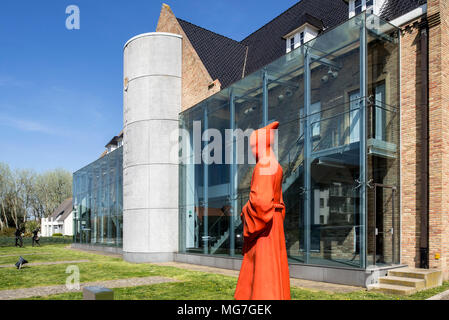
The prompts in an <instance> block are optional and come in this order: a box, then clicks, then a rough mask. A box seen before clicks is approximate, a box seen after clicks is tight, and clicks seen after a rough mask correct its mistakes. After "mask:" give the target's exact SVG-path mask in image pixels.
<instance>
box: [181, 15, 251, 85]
mask: <svg viewBox="0 0 449 320" xmlns="http://www.w3.org/2000/svg"><path fill="white" fill-rule="evenodd" d="M177 19H178V22H179V24H180V25H181V27H182V29H183V30H184V32H185V34H186V35H187V37H188V38H189V40H190V42H191V43H192V46H193V47H194V48H195V51H196V52H197V53H198V55H199V57H200V59H201V61H202V62H203V64H204V66H205V67H206V69H207V71H208V72H209V74H210V76H211V77H212V80H215V79H218V80H220V83H221V86H222V88H225V87H227V86H229V85H230V84H231V83H233V82H235V81H236V80H238V79H240V78H242V73H243V65H244V62H245V54H246V46H245V45H243V44H241V43H240V42H238V41H236V40H232V39H230V38H227V37H225V36H222V35H220V34H217V33H215V32H212V31H209V30H207V29H204V28H201V27H199V26H197V25H194V24H192V23H190V22H188V21H185V20H182V19H179V18H177Z"/></svg>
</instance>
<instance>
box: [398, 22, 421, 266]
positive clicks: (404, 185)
mask: <svg viewBox="0 0 449 320" xmlns="http://www.w3.org/2000/svg"><path fill="white" fill-rule="evenodd" d="M420 49H421V48H420V30H419V28H418V27H417V26H416V25H413V23H412V24H410V25H409V26H405V27H404V28H402V35H401V218H402V224H401V230H402V232H401V262H402V263H404V264H408V265H409V266H411V267H418V266H419V249H420V243H419V237H420V232H421V230H420V214H421V213H422V211H423V208H422V199H421V189H420V188H421V184H422V183H425V177H424V174H423V173H422V172H421V161H422V145H421V142H420V139H421V136H420V135H421V130H422V121H421V113H422V112H423V110H422V108H420V106H419V103H420V99H421V97H420V92H421V76H420V72H419V70H420V68H421V64H420V59H419V57H420V53H421V51H420Z"/></svg>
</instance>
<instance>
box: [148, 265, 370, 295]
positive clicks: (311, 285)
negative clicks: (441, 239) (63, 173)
mask: <svg viewBox="0 0 449 320" xmlns="http://www.w3.org/2000/svg"><path fill="white" fill-rule="evenodd" d="M154 264H157V265H160V266H171V267H177V268H183V269H188V270H194V271H201V272H209V273H218V274H222V275H226V276H232V277H238V276H239V271H236V270H228V269H221V268H213V267H207V266H200V265H194V264H187V263H180V262H164V263H154ZM290 285H291V286H293V287H297V288H303V289H307V290H312V291H326V292H329V293H348V292H354V291H360V290H364V288H362V287H354V286H347V285H341V284H334V283H327V282H319V281H310V280H303V279H295V278H290Z"/></svg>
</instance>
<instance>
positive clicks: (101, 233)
mask: <svg viewBox="0 0 449 320" xmlns="http://www.w3.org/2000/svg"><path fill="white" fill-rule="evenodd" d="M73 184H74V186H73V190H74V191H73V195H74V209H75V210H76V212H75V219H74V241H75V242H76V243H85V244H99V245H107V246H121V245H122V234H123V231H122V230H123V218H122V216H123V212H122V207H123V150H122V148H118V149H116V150H114V151H113V152H111V153H109V154H107V155H105V156H104V157H102V158H101V159H99V160H97V161H95V162H93V163H91V164H90V165H88V166H86V167H84V168H82V169H81V170H79V171H77V172H75V173H74V174H73Z"/></svg>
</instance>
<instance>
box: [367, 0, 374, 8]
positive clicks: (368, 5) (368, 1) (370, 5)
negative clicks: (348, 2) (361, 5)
mask: <svg viewBox="0 0 449 320" xmlns="http://www.w3.org/2000/svg"><path fill="white" fill-rule="evenodd" d="M373 2H374V0H366V9H369V8H371V7H372V6H373Z"/></svg>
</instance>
